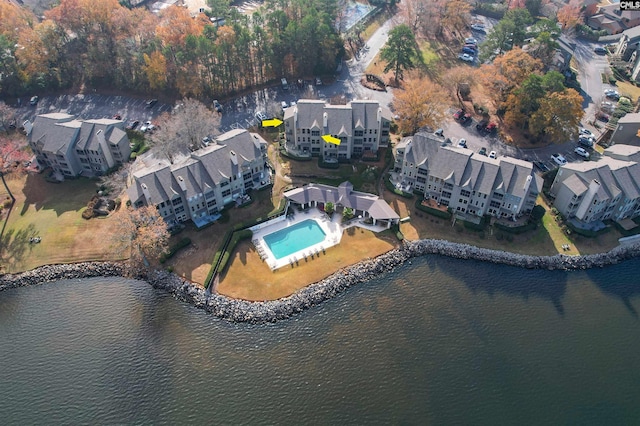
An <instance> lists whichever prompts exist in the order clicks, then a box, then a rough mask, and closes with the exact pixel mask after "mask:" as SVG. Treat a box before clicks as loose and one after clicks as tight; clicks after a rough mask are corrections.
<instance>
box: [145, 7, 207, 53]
mask: <svg viewBox="0 0 640 426" xmlns="http://www.w3.org/2000/svg"><path fill="white" fill-rule="evenodd" d="M203 28H204V25H203V23H202V21H201V20H198V19H192V18H191V15H190V14H189V11H188V10H187V9H186V8H184V7H178V6H175V5H173V6H169V7H167V8H166V9H164V10H163V11H162V13H161V14H160V23H159V24H158V26H157V28H156V33H157V35H158V37H159V38H160V40H162V42H163V44H164V45H165V46H183V45H184V43H185V40H186V38H187V36H189V35H194V36H195V35H199V34H201V33H202V29H203Z"/></svg>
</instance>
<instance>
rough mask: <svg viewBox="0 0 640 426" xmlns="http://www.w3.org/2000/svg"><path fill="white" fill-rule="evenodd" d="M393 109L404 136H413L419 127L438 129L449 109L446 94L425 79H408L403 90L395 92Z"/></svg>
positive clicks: (436, 85) (440, 87)
mask: <svg viewBox="0 0 640 426" xmlns="http://www.w3.org/2000/svg"><path fill="white" fill-rule="evenodd" d="M394 93H395V97H394V100H393V107H394V109H395V112H396V114H397V115H398V117H399V118H398V120H397V121H398V127H399V128H400V131H401V132H402V133H404V134H413V133H415V132H417V131H418V130H419V129H420V128H421V127H424V126H428V127H431V128H437V127H440V125H441V124H442V123H443V122H444V120H445V117H446V112H447V109H448V107H449V105H448V103H447V98H448V97H447V92H446V90H445V89H444V88H443V87H442V86H440V85H439V84H436V83H434V82H432V81H431V80H429V79H427V78H425V77H414V78H410V79H408V80H407V81H406V82H405V84H404V88H403V90H396V91H395V92H394Z"/></svg>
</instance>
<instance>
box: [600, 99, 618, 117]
mask: <svg viewBox="0 0 640 426" xmlns="http://www.w3.org/2000/svg"><path fill="white" fill-rule="evenodd" d="M600 109H601V110H602V111H604V112H607V113H609V114H611V113H612V112H613V111H614V110H615V109H616V106H615V105H614V104H613V103H611V102H608V101H604V102H601V103H600Z"/></svg>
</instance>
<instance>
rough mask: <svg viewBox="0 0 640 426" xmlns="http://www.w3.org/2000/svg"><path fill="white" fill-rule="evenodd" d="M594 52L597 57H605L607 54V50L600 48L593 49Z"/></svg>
mask: <svg viewBox="0 0 640 426" xmlns="http://www.w3.org/2000/svg"><path fill="white" fill-rule="evenodd" d="M593 51H594V52H596V53H597V54H598V55H605V54H606V53H607V49H605V48H604V47H602V46H596V48H595V49H593Z"/></svg>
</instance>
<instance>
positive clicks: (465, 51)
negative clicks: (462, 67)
mask: <svg viewBox="0 0 640 426" xmlns="http://www.w3.org/2000/svg"><path fill="white" fill-rule="evenodd" d="M462 53H466V54H468V55H471V56H473V55H475V54H476V51H475V50H473V49H471V48H470V47H466V46H465V47H463V48H462Z"/></svg>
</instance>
